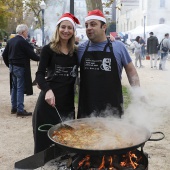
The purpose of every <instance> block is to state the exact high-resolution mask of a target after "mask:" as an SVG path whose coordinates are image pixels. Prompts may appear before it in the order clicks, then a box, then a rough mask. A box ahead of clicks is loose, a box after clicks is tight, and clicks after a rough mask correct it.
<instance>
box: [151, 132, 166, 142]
mask: <svg viewBox="0 0 170 170" xmlns="http://www.w3.org/2000/svg"><path fill="white" fill-rule="evenodd" d="M153 134H161V137H160V138H157V139H153V138H150V139H149V141H159V140H162V139H163V138H164V137H165V135H164V133H163V132H152V135H153Z"/></svg>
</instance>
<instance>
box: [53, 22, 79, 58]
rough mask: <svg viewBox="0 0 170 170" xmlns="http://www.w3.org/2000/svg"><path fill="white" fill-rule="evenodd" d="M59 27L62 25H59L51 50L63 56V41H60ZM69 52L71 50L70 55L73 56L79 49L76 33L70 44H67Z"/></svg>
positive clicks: (69, 41)
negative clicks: (76, 42)
mask: <svg viewBox="0 0 170 170" xmlns="http://www.w3.org/2000/svg"><path fill="white" fill-rule="evenodd" d="M59 27H60V24H58V25H57V28H56V32H55V34H54V36H53V38H52V40H51V43H50V48H51V49H52V50H53V51H54V52H56V53H58V54H61V53H62V52H61V43H60V42H61V41H60V36H59ZM67 47H68V50H69V55H70V56H72V55H73V53H74V52H75V50H76V49H77V47H76V45H75V33H74V34H73V36H72V37H71V38H70V39H69V40H68V44H67Z"/></svg>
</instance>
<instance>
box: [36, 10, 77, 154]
mask: <svg viewBox="0 0 170 170" xmlns="http://www.w3.org/2000/svg"><path fill="white" fill-rule="evenodd" d="M76 24H79V20H78V19H77V18H76V17H75V16H74V15H72V14H70V13H65V14H63V15H62V16H61V18H60V19H59V20H58V22H57V27H56V31H55V35H54V37H53V39H52V41H51V42H50V43H49V44H47V45H45V46H44V47H43V48H42V52H41V55H40V56H41V57H40V58H41V59H40V63H39V66H38V71H37V72H36V82H37V84H38V86H39V88H40V89H41V92H40V95H39V97H38V100H37V104H36V106H35V110H34V114H33V134H34V144H35V146H34V152H35V153H37V152H40V151H43V150H45V149H46V148H48V147H49V146H50V145H51V144H52V143H53V142H52V141H51V140H50V139H49V138H48V136H47V134H46V133H42V132H39V131H38V127H39V126H40V125H43V124H53V125H55V124H57V123H60V122H61V120H60V118H59V116H58V114H57V112H56V110H55V108H54V106H56V108H57V109H58V111H59V113H60V115H61V117H62V120H66V119H74V118H75V107H74V84H75V80H76V77H77V74H78V71H77V70H78V69H77V67H78V59H77V52H76V48H77V46H76V45H75V29H76ZM46 70H47V77H45V75H46Z"/></svg>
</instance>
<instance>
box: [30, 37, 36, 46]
mask: <svg viewBox="0 0 170 170" xmlns="http://www.w3.org/2000/svg"><path fill="white" fill-rule="evenodd" d="M31 42H32V43H33V44H35V45H36V39H35V38H34V37H33V38H32V40H31Z"/></svg>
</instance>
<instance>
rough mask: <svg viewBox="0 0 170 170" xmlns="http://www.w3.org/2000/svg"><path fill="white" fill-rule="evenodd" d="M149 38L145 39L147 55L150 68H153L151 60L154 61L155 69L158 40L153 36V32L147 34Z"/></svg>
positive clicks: (155, 66)
mask: <svg viewBox="0 0 170 170" xmlns="http://www.w3.org/2000/svg"><path fill="white" fill-rule="evenodd" d="M149 35H150V37H149V38H148V39H147V53H148V54H149V55H150V64H151V68H153V60H154V68H157V60H158V49H157V46H158V45H159V43H158V38H157V37H156V36H154V35H153V32H150V33H149Z"/></svg>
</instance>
